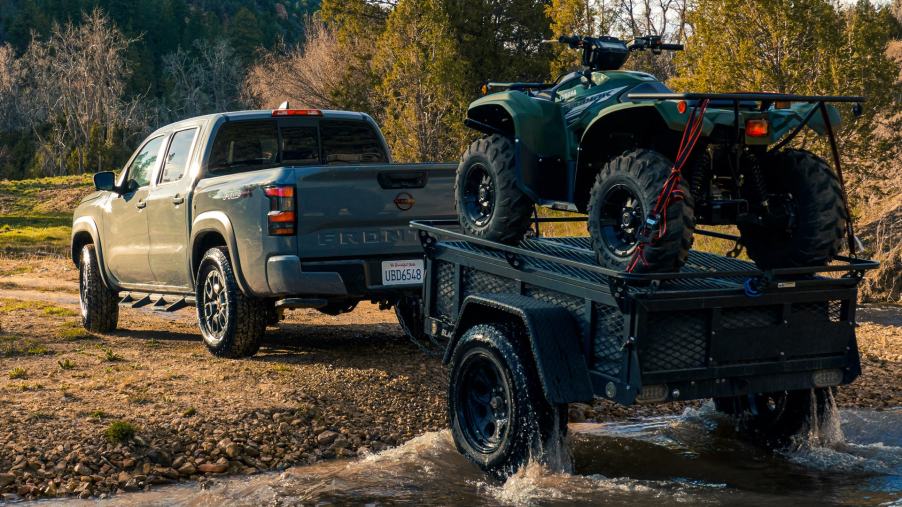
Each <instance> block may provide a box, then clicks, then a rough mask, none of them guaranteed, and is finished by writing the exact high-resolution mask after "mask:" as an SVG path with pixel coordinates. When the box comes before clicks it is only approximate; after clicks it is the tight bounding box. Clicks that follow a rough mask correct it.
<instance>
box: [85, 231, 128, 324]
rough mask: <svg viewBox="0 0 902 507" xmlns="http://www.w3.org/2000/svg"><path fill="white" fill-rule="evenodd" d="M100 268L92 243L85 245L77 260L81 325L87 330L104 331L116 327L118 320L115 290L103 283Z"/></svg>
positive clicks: (117, 302) (117, 301)
mask: <svg viewBox="0 0 902 507" xmlns="http://www.w3.org/2000/svg"><path fill="white" fill-rule="evenodd" d="M100 269H101V268H100V264H99V263H98V262H97V251H96V250H95V249H94V245H85V246H84V247H83V248H82V249H81V259H80V260H79V262H78V271H79V277H78V296H79V297H78V301H79V303H80V305H81V325H82V326H84V328H85V329H87V330H88V331H94V332H98V333H106V332H109V331H112V330H114V329H116V324H118V322H119V298H118V294H116V291H114V290H112V289H110V288H108V287H107V286H106V285H104V283H103V279H102V278H101V277H100Z"/></svg>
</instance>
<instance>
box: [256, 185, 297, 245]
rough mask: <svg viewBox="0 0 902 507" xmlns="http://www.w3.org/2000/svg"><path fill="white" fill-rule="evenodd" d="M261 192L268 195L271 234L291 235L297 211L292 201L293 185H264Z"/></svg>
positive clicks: (267, 215)
mask: <svg viewBox="0 0 902 507" xmlns="http://www.w3.org/2000/svg"><path fill="white" fill-rule="evenodd" d="M263 193H264V194H266V197H269V213H267V214H266V219H267V221H268V222H269V234H270V235H271V236H291V235H293V234H294V233H295V230H296V226H297V213H296V212H295V209H296V206H295V201H294V185H274V186H271V187H265V188H264V189H263Z"/></svg>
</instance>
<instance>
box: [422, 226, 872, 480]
mask: <svg viewBox="0 0 902 507" xmlns="http://www.w3.org/2000/svg"><path fill="white" fill-rule="evenodd" d="M558 220H560V219H558ZM547 221H556V220H555V219H544V220H539V222H547ZM537 226H538V225H537ZM412 227H414V228H415V229H417V230H418V233H419V237H420V239H421V242H422V243H423V246H424V249H425V251H426V278H425V285H424V312H425V332H426V335H427V336H428V337H429V338H430V339H431V340H433V341H435V342H437V343H440V344H443V345H445V344H446V349H445V350H446V352H445V356H444V360H445V362H446V363H448V364H450V369H451V375H450V388H449V415H450V419H451V421H450V422H451V426H452V431H453V433H454V439H455V443H456V444H457V446H458V449H459V450H460V451H461V452H462V453H464V454H465V455H466V456H467V457H468V458H470V459H471V460H472V461H474V462H476V463H477V464H479V465H480V466H482V467H483V468H484V469H486V470H489V471H492V472H495V473H499V474H504V473H508V472H510V471H512V470H513V469H515V468H516V467H518V466H519V465H520V464H521V463H522V462H523V460H525V459H526V456H527V455H528V454H529V453H530V452H531V451H534V450H535V445H537V444H542V443H543V442H547V441H548V439H549V438H553V437H554V435H556V434H558V433H559V432H558V431H557V430H559V429H563V428H565V426H566V425H565V424H564V425H563V426H562V425H561V422H565V421H566V413H567V411H566V404H567V403H571V402H578V401H583V402H584V401H589V400H591V399H592V398H593V397H596V396H598V397H603V398H607V399H609V400H612V401H614V402H617V403H621V404H625V405H629V404H633V403H656V402H667V401H677V400H694V399H706V398H713V399H714V400H715V404H716V406H717V408H718V409H719V410H722V411H725V412H728V413H732V414H735V415H740V414H744V415H745V417H743V419H744V420H745V421H747V422H748V423H749V424H748V427H749V428H750V429H752V430H754V431H756V432H758V433H761V434H762V435H764V436H766V437H768V438H771V437H773V438H784V437H786V436H788V435H790V434H792V433H794V432H796V431H798V430H799V429H800V428H801V426H802V425H803V424H804V423H805V422H806V419H807V416H808V414H809V413H811V407H812V406H815V407H821V408H823V405H824V398H825V397H826V396H828V395H829V393H828V390H829V388H831V387H833V386H837V385H842V384H847V383H849V382H852V381H853V380H854V379H855V378H856V377H857V376H858V375H859V374H860V372H861V369H860V364H859V356H858V348H857V344H856V341H855V306H856V298H857V291H858V288H857V287H858V282H859V281H860V280H861V278H862V276H863V274H864V271H865V270H868V269H872V268H874V267H876V266H877V263H875V262H873V261H868V260H861V259H854V258H849V257H839V258H838V259H837V260H836V261H835V262H834V263H833V264H832V265H825V266H816V267H805V268H788V269H773V270H769V271H762V270H760V269H758V268H757V267H756V266H755V265H754V264H753V263H750V262H746V261H743V260H739V259H737V258H730V257H725V256H719V255H713V254H710V253H703V252H699V251H692V252H691V253H690V255H689V260H688V262H687V264H686V265H685V266H684V267H683V269H682V271H681V272H679V273H655V274H629V273H625V272H618V271H612V270H610V269H606V268H602V267H600V266H598V265H597V263H596V261H595V256H594V252H593V250H592V246H591V243H590V240H589V238H532V239H526V240H523V241H522V242H521V243H520V244H519V245H518V246H508V245H503V244H500V243H495V242H491V241H486V240H481V239H478V238H473V237H470V236H466V235H464V234H462V233H460V232H457V231H456V230H455V229H456V222H450V221H441V222H420V223H417V222H414V223H412ZM696 233H698V234H705V235H708V236H714V237H718V238H722V239H728V240H733V241H736V240H737V239H738V238H736V237H733V236H730V235H725V234H720V233H715V232H709V231H696ZM737 244H738V243H737Z"/></svg>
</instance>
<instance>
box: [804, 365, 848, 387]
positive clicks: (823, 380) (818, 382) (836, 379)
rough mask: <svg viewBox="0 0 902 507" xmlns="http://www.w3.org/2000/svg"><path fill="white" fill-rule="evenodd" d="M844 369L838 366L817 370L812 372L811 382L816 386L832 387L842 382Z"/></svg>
mask: <svg viewBox="0 0 902 507" xmlns="http://www.w3.org/2000/svg"><path fill="white" fill-rule="evenodd" d="M842 379H843V371H842V370H840V369H837V368H834V369H830V370H817V371H815V372H814V373H812V374H811V383H812V384H814V387H832V386H838V385H839V384H841V383H842Z"/></svg>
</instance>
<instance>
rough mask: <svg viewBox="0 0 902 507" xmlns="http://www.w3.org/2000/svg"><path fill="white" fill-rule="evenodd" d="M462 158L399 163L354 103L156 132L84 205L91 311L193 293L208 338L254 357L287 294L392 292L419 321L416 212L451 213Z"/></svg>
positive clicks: (172, 303) (316, 299) (342, 300)
mask: <svg viewBox="0 0 902 507" xmlns="http://www.w3.org/2000/svg"><path fill="white" fill-rule="evenodd" d="M455 168H456V164H393V163H391V159H390V155H389V150H388V148H387V146H386V143H385V140H384V138H383V137H382V134H381V132H380V131H379V128H378V127H377V125H376V124H375V122H374V121H373V120H372V118H370V117H369V116H367V115H365V114H361V113H355V112H341V111H319V110H314V109H287V108H280V109H276V110H272V111H268V110H267V111H246V112H235V113H222V114H214V115H209V116H201V117H197V118H191V119H188V120H184V121H181V122H178V123H174V124H171V125H167V126H165V127H163V128H161V129H159V130H157V131H156V132H154V133H153V134H151V135H150V136H149V137H148V138H147V139H146V140H145V141H144V142H143V143H142V144H141V146H140V147H139V148H138V150H137V151H136V152H135V153H134V155H132V157H131V159H130V160H129V161H128V163H127V165H126V166H125V169H124V170H123V171H122V172H121V173H120V174H119V175H118V177H117V176H116V175H115V174H114V173H112V172H101V173H97V174H96V175H95V176H94V184H95V187H96V190H97V191H96V192H94V193H92V194H90V195H88V196H87V197H85V199H84V200H83V201H82V202H81V204H80V205H79V206H78V208H77V209H76V210H75V216H74V218H73V227H72V260H73V261H74V262H75V263H76V264H77V265H78V266H79V270H80V283H79V285H80V296H81V297H80V299H81V313H82V322H83V325H84V327H85V328H87V329H88V330H91V331H98V332H104V331H111V330H113V329H115V328H116V325H117V322H118V317H119V306H120V305H121V304H130V305H131V306H132V307H141V306H148V305H151V306H152V307H153V308H154V309H157V310H162V311H175V310H179V309H182V308H185V307H188V306H196V308H197V318H198V323H199V326H200V330H201V333H202V335H203V339H204V342H205V343H206V345H207V347H208V349H209V350H210V351H211V352H212V353H213V354H215V355H218V356H225V357H246V356H251V355H253V354H255V353H256V352H257V350H258V349H259V347H260V341H261V338H262V336H263V333H264V331H265V328H266V326H267V324H275V323H277V322H278V320H279V317H280V316H281V314H282V309H284V308H316V309H318V310H320V311H322V312H325V313H328V314H338V313H342V312H346V311H350V310H352V309H353V308H354V306H355V305H356V304H357V303H358V302H359V301H363V300H369V301H373V302H378V303H380V304H381V305H382V307H383V308H388V307H391V306H394V307H395V309H396V313H397V314H398V318H399V320H400V322H401V324H402V326H403V327H404V329H405V330H406V331H408V332H414V333H416V332H420V331H422V324H421V323H419V319H421V317H420V315H421V313H420V310H419V302H418V301H417V297H418V296H419V294H420V290H421V284H422V277H423V273H424V270H423V253H422V249H421V247H420V243H419V241H418V239H417V235H416V233H415V231H412V230H411V229H410V228H409V227H408V223H409V222H410V221H411V220H413V219H437V218H452V217H453V216H454V210H453V208H452V202H453V201H452V199H451V196H452V185H453V177H454V170H455Z"/></svg>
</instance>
